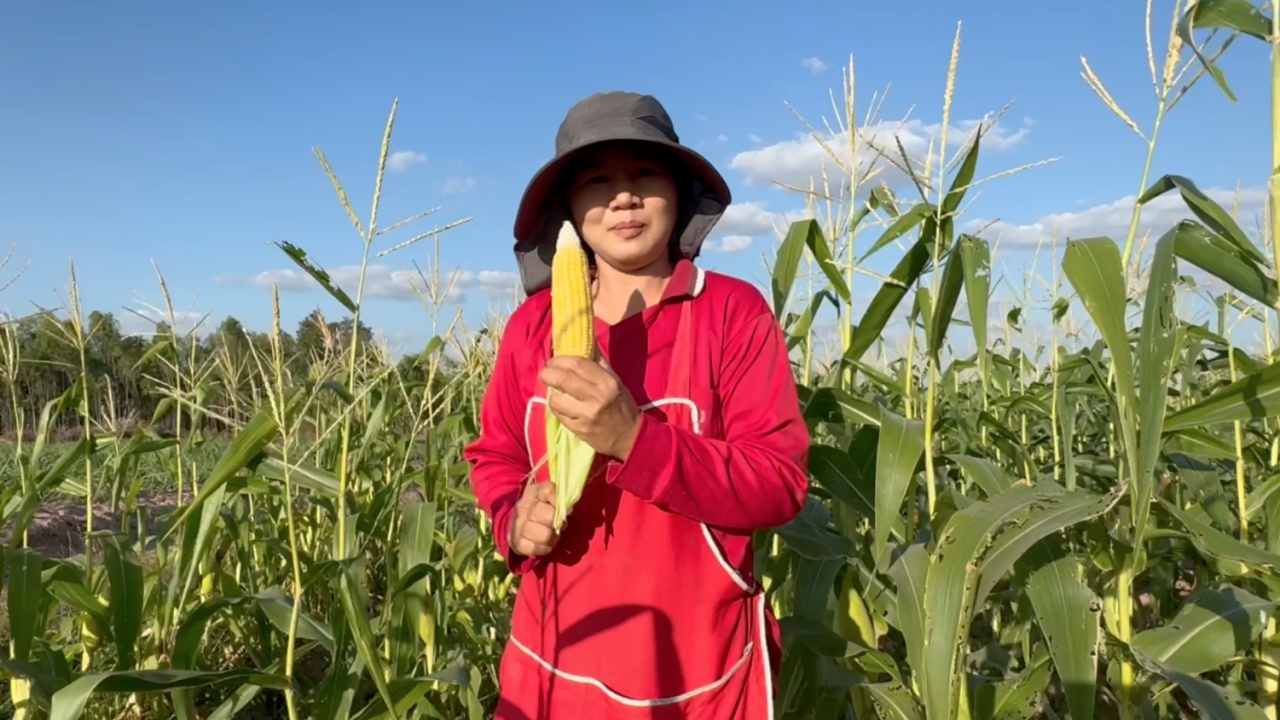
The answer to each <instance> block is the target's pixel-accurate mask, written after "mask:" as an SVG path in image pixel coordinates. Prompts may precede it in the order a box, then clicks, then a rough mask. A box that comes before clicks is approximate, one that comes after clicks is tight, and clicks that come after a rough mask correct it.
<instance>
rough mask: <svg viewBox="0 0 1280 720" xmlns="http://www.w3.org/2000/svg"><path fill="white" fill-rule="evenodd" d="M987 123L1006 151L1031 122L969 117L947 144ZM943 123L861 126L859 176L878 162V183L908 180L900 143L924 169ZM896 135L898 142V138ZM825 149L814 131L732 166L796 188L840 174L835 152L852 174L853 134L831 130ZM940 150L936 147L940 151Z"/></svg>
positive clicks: (748, 176)
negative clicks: (1009, 124) (902, 167)
mask: <svg viewBox="0 0 1280 720" xmlns="http://www.w3.org/2000/svg"><path fill="white" fill-rule="evenodd" d="M979 123H983V124H984V125H985V126H986V127H987V131H986V132H985V134H984V135H983V137H982V147H983V149H984V150H1006V149H1008V148H1011V147H1013V146H1014V145H1017V144H1018V143H1020V142H1022V141H1023V140H1025V139H1026V137H1027V133H1028V132H1030V123H1029V122H1026V121H1024V122H1023V125H1022V127H1020V128H1017V129H1016V130H1011V129H1009V128H1008V127H1007V126H1005V125H1000V124H995V125H992V124H991V122H990V121H989V120H966V121H962V122H960V123H955V124H953V125H952V127H951V128H950V129H949V130H948V131H947V144H948V146H949V147H950V148H951V149H952V150H953V151H954V149H955V148H958V147H960V146H963V145H964V144H965V143H966V142H968V140H969V137H970V135H971V134H972V133H973V131H974V130H975V129H976V128H977V127H978V125H979ZM941 134H942V124H941V123H930V124H926V123H924V122H923V121H921V120H905V121H897V120H894V121H880V122H876V123H873V124H871V125H866V126H863V127H862V128H860V129H859V130H858V132H857V135H856V142H855V149H854V151H855V153H856V154H857V158H858V166H859V167H858V176H859V177H863V176H864V175H865V173H866V172H867V171H868V167H869V166H870V165H871V163H872V162H874V164H875V166H876V168H877V169H878V174H877V175H876V176H875V178H874V179H873V182H877V183H878V182H879V181H880V180H884V181H885V182H889V183H890V184H896V183H898V182H901V181H904V180H906V179H907V178H906V176H905V175H904V174H903V173H902V171H901V170H900V169H898V168H895V167H894V166H893V164H891V163H890V161H889V160H886V159H885V158H884V157H883V156H888V158H890V159H891V160H892V161H893V163H896V164H897V165H902V164H903V162H902V154H901V151H900V150H899V149H898V142H901V144H902V148H903V149H904V150H905V151H906V153H907V156H908V157H909V158H910V159H911V166H912V167H913V168H914V169H915V170H916V171H920V170H922V169H923V167H924V160H925V156H926V154H927V153H929V148H930V147H931V146H930V143H931V142H932V143H933V146H934V147H936V145H937V141H938V140H939V139H940V138H941ZM895 136H896V137H897V141H895V139H894V138H895ZM823 142H824V143H825V144H826V148H824V147H823V146H822V145H821V144H819V143H818V141H817V140H815V139H814V138H813V136H811V135H810V134H809V133H807V132H804V133H797V135H796V137H795V139H793V140H784V141H782V142H779V143H775V144H773V145H768V146H765V147H762V148H759V149H757V150H744V151H742V152H740V153H738V154H737V155H735V156H734V157H733V160H731V161H730V163H729V164H730V167H732V168H733V169H735V170H737V171H738V172H740V173H742V174H743V176H744V178H743V179H744V182H745V183H746V184H747V185H768V184H771V183H773V182H782V183H786V184H789V185H793V186H800V187H808V186H809V181H810V179H813V180H814V181H815V182H820V180H821V178H822V172H823V168H826V169H827V173H828V176H829V177H831V176H838V175H839V174H840V170H839V166H838V165H837V164H836V162H835V161H834V160H833V159H832V157H831V154H829V153H828V150H830V152H831V153H834V154H835V155H836V156H837V157H838V158H839V160H840V164H842V165H843V166H844V167H845V169H846V172H847V169H848V166H849V165H850V164H851V163H850V156H849V151H848V146H849V140H848V132H847V131H846V132H841V133H838V134H835V135H830V134H826V136H825V137H824V138H823ZM934 153H935V154H936V150H935V151H934Z"/></svg>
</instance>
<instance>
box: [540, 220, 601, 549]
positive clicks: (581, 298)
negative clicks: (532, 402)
mask: <svg viewBox="0 0 1280 720" xmlns="http://www.w3.org/2000/svg"><path fill="white" fill-rule="evenodd" d="M551 349H552V352H553V353H554V354H555V355H572V356H576V357H582V358H587V359H588V360H590V359H593V358H594V357H595V314H594V312H593V311H592V308H591V277H590V275H589V274H588V272H587V253H586V252H585V251H584V250H583V249H582V241H581V240H579V238H578V233H577V231H576V230H574V229H573V225H572V224H571V223H568V222H566V223H565V224H564V225H562V226H561V227H560V235H559V236H558V237H557V238H556V254H555V257H553V258H552V260H551ZM550 393H551V391H550V390H549V389H548V393H547V399H548V400H550V399H551V394H550ZM546 422H547V465H548V468H547V469H548V471H549V474H550V476H551V477H550V479H551V483H552V485H554V486H555V491H556V502H555V506H556V507H555V517H554V518H552V521H551V524H552V526H553V527H554V528H555V529H556V530H557V531H558V530H560V529H561V528H562V527H564V524H565V521H566V520H568V518H569V513H570V512H571V511H572V510H573V506H574V505H575V504H576V503H577V502H578V500H579V499H580V498H581V497H582V491H583V490H584V489H585V488H586V485H587V476H588V475H589V474H590V472H591V465H592V462H593V461H594V460H595V455H596V453H595V450H594V449H593V448H592V447H591V446H590V445H588V444H587V443H586V442H585V441H583V440H582V439H581V438H579V437H578V436H577V435H575V434H573V432H572V431H570V430H569V429H568V428H566V427H565V426H564V425H561V424H560V419H559V418H557V417H556V414H555V413H553V412H551V411H550V410H548V411H547V415H546Z"/></svg>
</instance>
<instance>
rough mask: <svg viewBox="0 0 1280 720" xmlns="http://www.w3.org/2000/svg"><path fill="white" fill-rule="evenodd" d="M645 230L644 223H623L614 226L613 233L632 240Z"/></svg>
mask: <svg viewBox="0 0 1280 720" xmlns="http://www.w3.org/2000/svg"><path fill="white" fill-rule="evenodd" d="M643 230H644V223H638V222H623V223H618V224H617V225H614V226H613V232H614V233H615V234H616V235H618V236H620V237H624V238H627V239H631V238H634V237H636V236H637V235H639V234H640V233H641V232H642V231H643Z"/></svg>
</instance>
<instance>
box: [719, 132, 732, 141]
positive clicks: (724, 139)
mask: <svg viewBox="0 0 1280 720" xmlns="http://www.w3.org/2000/svg"><path fill="white" fill-rule="evenodd" d="M716 142H729V136H728V135H725V134H724V133H720V134H719V135H717V136H716Z"/></svg>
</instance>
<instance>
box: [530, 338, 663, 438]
mask: <svg viewBox="0 0 1280 720" xmlns="http://www.w3.org/2000/svg"><path fill="white" fill-rule="evenodd" d="M539 378H540V379H541V380H542V382H544V383H546V385H547V386H548V387H550V388H552V389H553V390H555V391H556V392H554V393H551V399H550V400H549V401H548V403H547V404H548V406H549V407H550V409H551V412H553V413H555V415H556V417H557V418H559V419H560V422H561V423H562V424H563V425H564V426H565V427H566V428H568V429H569V430H571V431H572V432H573V434H574V435H577V436H578V437H580V438H582V440H583V441H584V442H586V443H587V444H588V445H590V446H591V447H592V448H594V449H595V451H596V452H597V453H599V454H601V455H609V456H612V457H615V458H617V459H618V460H622V461H625V460H626V459H627V456H628V455H630V454H631V448H632V446H633V445H634V444H635V440H636V435H637V434H638V433H639V432H640V409H639V408H638V407H636V403H635V400H634V399H633V398H632V397H631V393H630V392H628V391H627V388H626V387H625V386H624V385H623V384H622V381H621V380H619V379H618V376H617V375H614V374H613V371H612V370H610V369H609V367H608V364H607V363H605V362H604V361H603V360H601V362H599V363H597V362H592V361H591V360H587V359H586V358H580V357H569V356H558V357H553V358H551V360H550V361H548V362H547V366H546V367H545V368H544V369H543V370H542V373H541V374H540V375H539Z"/></svg>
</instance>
